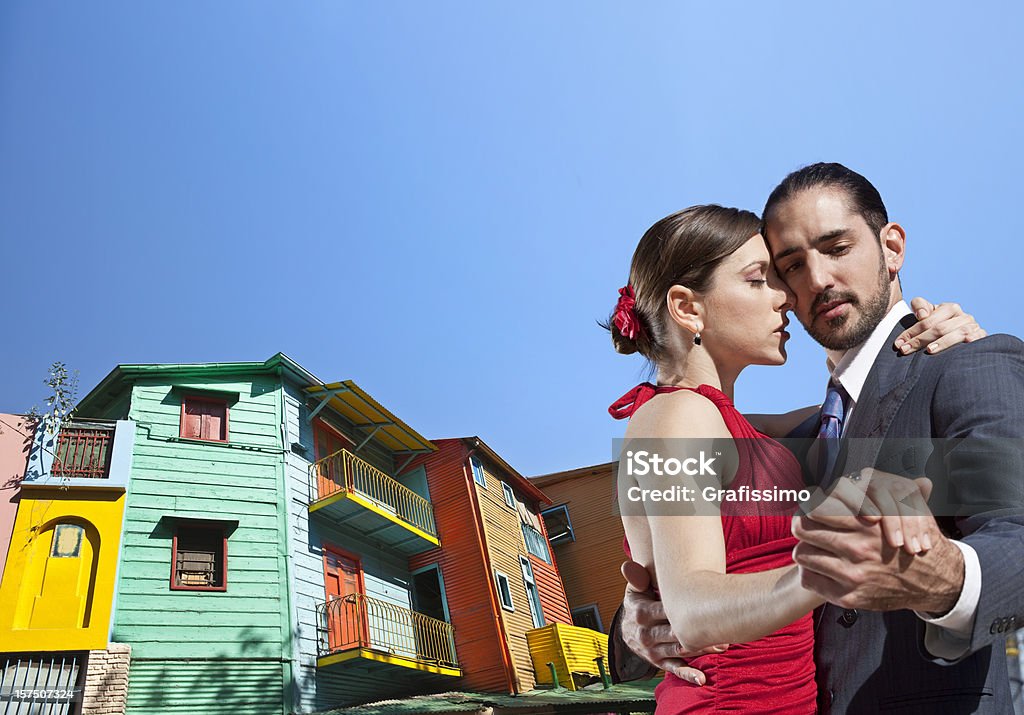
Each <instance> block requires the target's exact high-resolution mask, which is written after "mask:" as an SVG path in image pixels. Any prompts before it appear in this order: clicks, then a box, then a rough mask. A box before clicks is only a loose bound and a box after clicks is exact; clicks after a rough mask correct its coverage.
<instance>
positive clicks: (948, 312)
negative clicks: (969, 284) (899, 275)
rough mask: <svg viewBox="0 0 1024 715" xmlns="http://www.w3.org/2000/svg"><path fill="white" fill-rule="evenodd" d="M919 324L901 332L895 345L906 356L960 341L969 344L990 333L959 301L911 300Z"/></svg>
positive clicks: (935, 349) (932, 350) (943, 347)
mask: <svg viewBox="0 0 1024 715" xmlns="http://www.w3.org/2000/svg"><path fill="white" fill-rule="evenodd" d="M910 309H911V310H913V311H914V315H916V316H917V323H915V324H914V325H911V326H910V327H909V328H907V329H906V330H904V331H903V332H902V333H900V336H899V337H898V338H896V342H895V343H893V346H894V347H895V348H896V349H897V350H899V351H900V352H901V353H903V354H904V355H909V354H910V353H912V352H915V351H917V350H920V349H922V348H924V351H925V352H926V353H932V354H934V353H937V352H941V351H943V350H945V349H946V348H948V347H951V346H953V345H957V344H958V343H970V342H974V341H975V340H981V339H982V338H983V337H985V336H986V335H988V333H987V332H985V329H984V328H982V327H981V326H980V325H978V322H977V321H976V320H975V319H974V316H973V315H970V314H969V313H965V312H964V310H963V308H961V307H960V305H959V304H957V303H939V304H938V305H932V304H931V303H929V302H928V301H927V300H925V299H924V298H914V299H913V300H912V301H910Z"/></svg>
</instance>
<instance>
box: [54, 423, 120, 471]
mask: <svg viewBox="0 0 1024 715" xmlns="http://www.w3.org/2000/svg"><path fill="white" fill-rule="evenodd" d="M113 442H114V425H109V426H108V425H98V424H94V425H92V426H89V427H82V426H79V425H77V424H74V423H72V424H70V425H68V426H67V427H65V428H63V429H61V431H60V433H59V434H58V435H57V449H56V450H55V452H54V457H53V466H52V467H51V469H50V473H51V474H52V475H53V476H54V477H57V478H58V479H107V478H108V477H109V476H110V455H111V452H113V449H112V447H113Z"/></svg>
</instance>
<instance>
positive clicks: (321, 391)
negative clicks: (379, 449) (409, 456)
mask: <svg viewBox="0 0 1024 715" xmlns="http://www.w3.org/2000/svg"><path fill="white" fill-rule="evenodd" d="M306 394H308V395H310V396H311V397H314V398H319V399H320V401H321V402H323V401H324V400H325V399H326V402H327V404H328V405H330V406H331V407H332V408H333V409H334V410H336V411H337V412H338V413H339V414H341V415H343V416H344V417H345V418H347V419H348V420H350V421H351V422H352V423H353V424H354V425H356V426H357V427H361V428H363V429H364V430H365V431H367V432H368V433H370V432H372V433H373V434H374V436H376V437H377V439H378V440H380V442H381V443H382V444H384V445H385V446H386V447H387V448H388V449H391V450H393V451H395V452H427V451H429V452H433V451H436V450H437V446H436V445H435V444H434V443H433V442H431V441H429V440H428V439H427V438H426V437H423V436H422V435H420V433H419V432H417V431H416V430H414V429H413V428H412V427H410V426H409V425H407V424H405V422H402V420H400V419H398V418H397V417H395V416H394V415H393V414H391V413H390V412H389V411H388V410H386V409H385V408H384V407H383V406H382V405H381V404H380V403H379V402H377V401H376V400H375V399H373V398H372V397H370V396H369V395H368V394H366V392H365V391H363V389H362V388H361V387H359V385H357V384H356V383H354V382H352V380H345V381H344V382H332V383H331V384H329V385H324V384H320V385H312V386H310V387H307V388H306ZM318 409H319V408H318Z"/></svg>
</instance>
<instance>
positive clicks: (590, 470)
mask: <svg viewBox="0 0 1024 715" xmlns="http://www.w3.org/2000/svg"><path fill="white" fill-rule="evenodd" d="M617 464H618V462H605V463H604V464H594V465H591V466H589V467H579V468H577V469H569V470H567V471H564V472H552V473H551V474H541V475H540V476H537V477H532V478H531V481H532V482H533V483H534V484H536V485H537V486H539V487H547V486H550V485H552V484H559V483H561V482H567V481H569V480H570V479H579V478H580V477H596V476H597V475H599V474H604V473H605V472H608V471H614V470H615V468H616V465H617Z"/></svg>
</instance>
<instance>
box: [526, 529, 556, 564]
mask: <svg viewBox="0 0 1024 715" xmlns="http://www.w3.org/2000/svg"><path fill="white" fill-rule="evenodd" d="M522 526H523V540H524V541H526V550H527V551H528V552H529V553H531V554H533V555H534V556H536V557H537V558H538V559H543V560H544V561H547V562H548V563H551V552H550V551H548V542H546V541H545V540H544V535H543V534H541V533H540V532H539V531H537V530H536V529H534V528H533V527H532V526H530V525H529V524H523V525H522Z"/></svg>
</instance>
